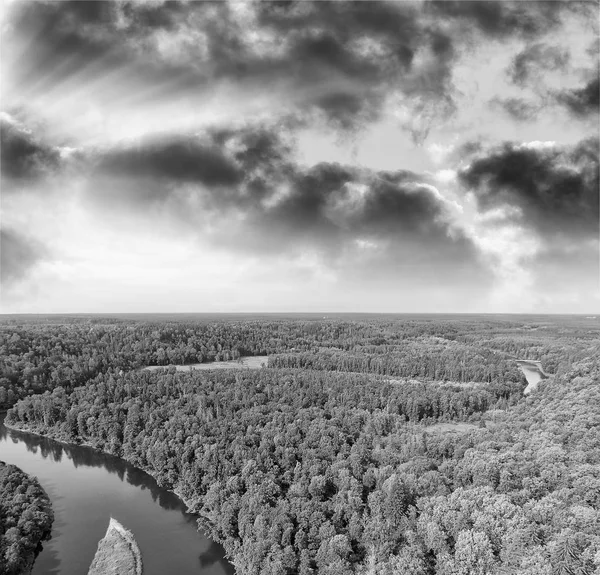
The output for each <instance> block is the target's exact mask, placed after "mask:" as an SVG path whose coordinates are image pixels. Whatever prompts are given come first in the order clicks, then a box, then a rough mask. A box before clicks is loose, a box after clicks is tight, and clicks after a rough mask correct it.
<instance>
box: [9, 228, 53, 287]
mask: <svg viewBox="0 0 600 575" xmlns="http://www.w3.org/2000/svg"><path fill="white" fill-rule="evenodd" d="M45 257H46V250H45V249H44V248H43V247H42V246H40V245H39V244H38V243H37V242H35V241H34V240H31V239H30V238H28V237H27V236H25V235H24V234H22V233H20V232H17V231H16V230H12V229H10V228H7V227H6V226H3V227H2V230H0V264H1V265H0V283H2V285H5V286H9V285H12V284H14V283H15V282H18V281H20V280H22V279H24V278H25V277H26V276H27V274H28V273H29V270H30V269H31V268H33V267H34V266H35V265H36V264H37V263H38V262H40V261H41V260H43V259H44V258H45Z"/></svg>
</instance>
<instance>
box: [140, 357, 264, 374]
mask: <svg viewBox="0 0 600 575" xmlns="http://www.w3.org/2000/svg"><path fill="white" fill-rule="evenodd" d="M268 361H269V358H268V356H266V355H258V356H256V357H242V358H240V359H239V360H237V361H213V362H210V363H190V364H186V365H175V366H169V365H148V366H146V367H144V369H145V370H147V371H156V370H159V369H167V368H169V367H175V369H176V370H177V371H192V370H207V369H260V368H261V367H265V366H266V365H267V363H268Z"/></svg>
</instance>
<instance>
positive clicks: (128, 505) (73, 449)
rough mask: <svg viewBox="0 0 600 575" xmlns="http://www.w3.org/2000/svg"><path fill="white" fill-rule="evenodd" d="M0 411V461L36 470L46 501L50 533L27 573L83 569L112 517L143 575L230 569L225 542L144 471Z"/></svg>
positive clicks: (68, 573)
mask: <svg viewBox="0 0 600 575" xmlns="http://www.w3.org/2000/svg"><path fill="white" fill-rule="evenodd" d="M4 416H5V414H3V413H2V414H0V460H2V461H5V462H7V463H12V464H14V465H17V466H18V467H20V468H21V469H22V470H23V471H25V472H26V473H29V474H30V475H35V476H36V477H37V478H38V480H39V482H40V484H41V485H42V487H43V488H44V489H45V490H46V492H47V493H48V495H49V497H50V499H51V500H52V507H53V509H54V514H55V519H54V525H53V527H52V538H51V539H50V540H49V541H46V542H45V543H44V547H43V549H42V551H41V553H40V554H39V555H38V557H37V559H36V561H35V564H34V568H33V575H59V574H60V575H85V573H87V571H88V568H89V566H90V564H91V562H92V559H93V558H94V554H95V552H96V549H97V547H98V541H99V540H100V539H102V537H104V534H105V532H106V528H107V526H108V522H109V518H110V517H111V516H112V517H114V518H115V519H117V520H118V521H119V522H120V523H122V524H123V525H124V526H125V527H127V528H128V529H130V530H131V531H132V532H133V533H134V535H135V538H136V540H137V542H138V545H139V547H140V550H141V552H142V558H143V562H144V575H165V574H166V573H177V574H178V575H232V574H233V573H234V570H233V567H232V566H231V565H230V564H229V563H228V562H227V560H226V559H225V551H224V550H223V548H222V547H221V546H220V545H218V544H217V543H214V542H213V541H211V540H210V539H208V538H207V537H206V536H204V535H203V534H202V532H200V531H198V530H197V528H196V519H197V518H196V516H195V515H192V514H190V513H187V512H186V507H185V504H184V503H183V502H182V501H181V500H180V499H179V498H178V497H177V496H176V495H175V494H173V493H171V492H170V491H167V490H166V489H162V488H161V487H159V486H158V485H157V483H156V481H155V480H154V479H153V478H152V477H151V476H150V475H148V474H147V473H146V472H144V471H141V470H140V469H138V468H136V467H134V466H132V465H130V464H129V463H127V462H126V461H124V460H123V459H120V458H119V457H114V456H111V455H105V454H103V453H101V452H99V451H97V450H95V449H92V448H90V447H81V446H74V445H66V444H63V443H58V442H56V441H53V440H51V439H46V438H44V437H40V436H37V435H33V434H30V433H24V432H20V431H13V430H9V429H7V428H6V427H5V426H4Z"/></svg>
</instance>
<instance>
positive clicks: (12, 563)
mask: <svg viewBox="0 0 600 575" xmlns="http://www.w3.org/2000/svg"><path fill="white" fill-rule="evenodd" d="M53 519H54V515H53V513H52V507H51V505H50V500H49V499H48V495H47V494H46V492H45V491H44V490H43V489H42V487H41V486H40V484H39V483H38V482H37V480H36V479H35V478H33V477H30V476H29V475H27V474H26V473H23V472H22V471H21V470H20V469H19V468H18V467H15V466H14V465H7V464H5V463H3V462H1V461H0V575H20V574H22V573H29V571H30V569H31V566H32V565H33V561H34V559H35V555H36V552H37V549H38V546H39V544H40V543H41V542H42V541H44V540H45V539H46V538H48V537H49V536H50V530H51V528H52V521H53Z"/></svg>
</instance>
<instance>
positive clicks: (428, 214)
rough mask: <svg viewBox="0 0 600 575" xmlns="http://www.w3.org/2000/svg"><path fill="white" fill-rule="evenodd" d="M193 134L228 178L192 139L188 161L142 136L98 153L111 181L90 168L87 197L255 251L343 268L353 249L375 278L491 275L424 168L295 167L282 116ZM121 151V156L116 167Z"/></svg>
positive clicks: (100, 204)
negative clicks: (419, 271)
mask: <svg viewBox="0 0 600 575" xmlns="http://www.w3.org/2000/svg"><path fill="white" fill-rule="evenodd" d="M198 141H201V142H203V144H202V147H201V150H202V151H201V154H200V156H199V157H198V159H205V158H219V162H221V163H222V164H223V165H225V166H232V169H231V171H226V173H227V174H232V175H233V176H232V177H229V175H228V176H227V178H223V177H221V173H220V172H219V177H218V178H216V179H212V178H211V179H210V181H209V180H208V179H207V178H206V177H205V175H206V174H205V172H204V171H201V172H198V171H197V170H198V168H197V164H196V163H195V161H194V158H196V156H195V155H194V154H196V153H197V152H198V148H197V147H196V148H195V147H191V148H190V147H189V143H186V144H183V143H180V144H178V146H183V148H184V149H186V150H188V151H190V150H191V151H193V152H194V154H192V155H189V154H188V153H187V152H186V154H185V157H186V160H185V161H186V162H187V161H189V162H190V166H189V167H185V168H181V167H179V168H178V166H177V164H176V163H172V162H171V159H172V154H171V152H170V146H171V145H173V144H169V145H163V144H161V143H154V144H147V145H146V146H140V147H138V148H137V149H136V150H135V151H133V150H120V151H119V152H118V153H117V152H114V157H113V155H111V156H110V158H111V161H110V162H107V160H106V157H105V156H100V157H98V158H97V159H96V160H95V161H96V164H94V165H95V166H96V168H95V169H96V170H98V166H101V167H102V171H97V172H96V173H97V174H98V175H102V174H104V176H105V177H106V178H109V179H110V180H107V181H106V183H104V182H103V181H102V179H101V178H100V179H99V178H98V177H94V178H90V179H89V180H88V181H89V182H90V188H89V190H88V198H89V199H90V200H91V201H95V202H96V205H97V207H101V208H102V209H103V210H104V213H106V210H108V211H109V212H114V213H119V214H121V215H122V214H123V213H127V214H132V215H135V216H141V217H143V218H144V217H147V216H148V215H149V214H150V213H153V214H160V217H161V219H163V220H164V219H165V218H167V219H169V220H171V221H175V222H176V223H177V227H178V229H189V230H192V231H193V233H195V234H198V235H199V236H201V237H203V238H205V239H208V240H209V241H212V242H214V244H215V245H218V246H219V247H221V248H228V249H232V250H235V251H238V252H243V253H248V254H251V255H258V254H260V255H268V256H290V257H298V256H300V255H302V254H305V253H312V254H316V255H317V257H318V258H319V259H320V260H321V261H325V262H327V265H328V266H329V267H330V269H332V270H335V269H338V268H339V269H342V268H343V270H344V273H346V274H349V273H350V272H351V266H348V265H347V261H348V258H350V260H351V259H352V258H354V257H358V256H360V258H361V261H360V264H358V263H357V265H359V267H363V268H364V266H367V267H368V266H373V267H372V269H371V268H369V269H371V271H370V272H369V273H370V274H372V275H373V277H374V276H375V275H377V273H379V275H380V276H381V274H386V273H387V274H388V275H393V274H396V273H397V272H398V270H400V269H404V266H415V265H418V266H421V265H423V266H427V265H430V266H433V268H434V269H433V271H431V270H430V271H428V272H427V273H430V272H431V274H433V275H435V274H438V273H440V274H441V273H442V272H443V270H446V272H447V274H448V277H454V275H455V271H454V270H456V269H462V274H463V277H464V276H465V274H466V275H469V274H470V273H473V274H474V277H475V276H476V277H477V278H479V279H478V280H477V281H481V282H484V281H485V280H484V275H485V274H484V273H483V271H482V270H483V268H484V266H483V264H482V263H481V262H480V261H479V254H478V252H477V249H476V247H475V246H474V245H473V243H472V242H471V240H470V239H469V238H468V237H467V236H466V235H465V234H464V233H463V232H462V231H461V230H460V229H459V227H458V226H457V225H455V224H454V216H455V212H453V209H452V207H451V206H450V205H449V204H448V203H447V202H446V201H445V200H444V199H443V197H442V196H441V195H440V194H439V193H438V192H437V191H436V189H435V188H434V187H433V186H432V185H431V182H430V181H429V180H428V178H427V177H426V176H424V175H421V174H417V173H413V172H409V171H389V172H386V171H376V170H369V169H365V168H358V167H354V166H347V165H341V164H336V163H320V164H317V165H315V166H312V167H310V168H306V167H303V166H300V165H298V164H297V163H295V161H294V154H293V145H292V144H293V142H292V141H291V140H290V137H289V134H287V132H286V130H285V129H284V128H283V127H282V126H279V125H278V126H274V127H273V126H271V127H266V126H263V127H252V126H251V127H246V128H241V129H239V130H220V131H212V132H208V133H207V134H205V135H203V136H202V137H199V138H198ZM209 143H210V146H211V147H209ZM164 150H167V151H168V153H167V154H166V156H165V157H162V156H161V153H162V152H163V151H164ZM181 155H182V154H181V153H180V154H178V156H181ZM188 156H189V158H188ZM117 157H124V158H126V161H125V160H123V161H122V164H120V165H119V166H118V168H119V169H116V168H115V163H114V159H115V158H117ZM132 157H133V158H134V160H132ZM90 161H91V162H92V161H93V160H90ZM202 170H205V168H202ZM198 175H199V176H200V177H198V178H196V176H198ZM357 254H358V255H357ZM384 262H387V263H386V264H385V265H384ZM450 268H452V269H451V270H450ZM377 270H379V271H377ZM394 270H396V271H394ZM449 270H450V271H449ZM468 270H470V271H468ZM398 273H399V272H398ZM423 273H424V272H423Z"/></svg>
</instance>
